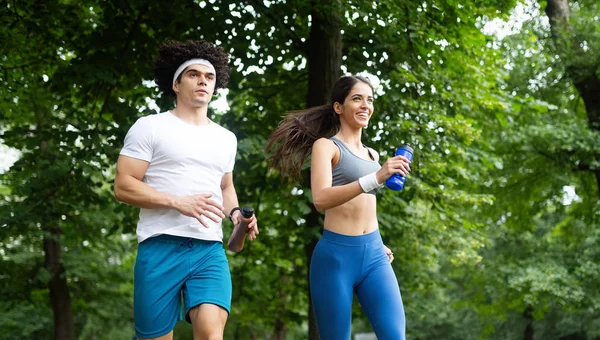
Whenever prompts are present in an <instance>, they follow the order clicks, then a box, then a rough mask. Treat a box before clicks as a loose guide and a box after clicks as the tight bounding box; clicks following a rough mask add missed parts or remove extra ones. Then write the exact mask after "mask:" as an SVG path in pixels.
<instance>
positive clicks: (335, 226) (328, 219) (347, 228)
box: [323, 194, 378, 236]
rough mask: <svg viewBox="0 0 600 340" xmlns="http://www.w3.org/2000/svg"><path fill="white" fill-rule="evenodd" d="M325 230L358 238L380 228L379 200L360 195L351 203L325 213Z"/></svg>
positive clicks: (370, 195)
mask: <svg viewBox="0 0 600 340" xmlns="http://www.w3.org/2000/svg"><path fill="white" fill-rule="evenodd" d="M323 224H324V228H325V229H327V230H329V231H333V232H334V233H338V234H343V235H349V236H358V235H363V234H368V233H370V232H372V231H375V230H376V229H377V228H378V222H377V198H376V197H375V195H372V194H360V195H358V196H356V197H355V198H353V199H351V200H350V201H348V202H346V203H344V204H342V205H339V206H337V207H335V208H331V209H328V210H327V211H325V221H324V223H323Z"/></svg>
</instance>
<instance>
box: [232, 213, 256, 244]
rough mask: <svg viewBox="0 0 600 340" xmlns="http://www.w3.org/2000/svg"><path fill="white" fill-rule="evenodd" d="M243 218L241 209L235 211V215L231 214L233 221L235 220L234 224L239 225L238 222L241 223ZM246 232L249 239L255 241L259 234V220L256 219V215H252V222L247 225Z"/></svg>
mask: <svg viewBox="0 0 600 340" xmlns="http://www.w3.org/2000/svg"><path fill="white" fill-rule="evenodd" d="M241 220H242V213H241V212H240V211H239V210H238V211H236V212H234V213H233V215H232V216H231V221H232V222H233V225H234V226H236V225H238V223H240V222H241ZM244 232H245V233H246V234H248V239H249V240H250V241H254V240H255V239H256V237H257V236H258V234H259V232H258V221H257V220H256V215H252V217H251V219H250V223H248V226H247V227H246V230H244Z"/></svg>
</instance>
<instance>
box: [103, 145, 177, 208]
mask: <svg viewBox="0 0 600 340" xmlns="http://www.w3.org/2000/svg"><path fill="white" fill-rule="evenodd" d="M149 165H150V163H148V162H146V161H143V160H141V159H137V158H133V157H128V156H123V155H121V156H119V159H118V160H117V175H116V177H115V187H114V193H115V198H116V199H117V200H119V201H121V202H123V203H127V204H131V205H133V206H136V207H139V208H145V209H168V208H174V207H175V197H174V196H173V195H170V194H168V193H163V192H158V191H156V190H154V189H153V188H152V187H150V186H149V185H148V184H146V183H144V182H142V178H144V175H145V174H146V170H148V166H149Z"/></svg>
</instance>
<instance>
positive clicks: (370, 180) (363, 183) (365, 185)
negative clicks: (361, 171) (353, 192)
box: [358, 172, 381, 192]
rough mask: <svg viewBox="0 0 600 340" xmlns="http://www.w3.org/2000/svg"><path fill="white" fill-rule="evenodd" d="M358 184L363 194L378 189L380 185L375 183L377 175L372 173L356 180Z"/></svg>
mask: <svg viewBox="0 0 600 340" xmlns="http://www.w3.org/2000/svg"><path fill="white" fill-rule="evenodd" d="M358 184H360V187H361V188H362V189H363V191H364V192H369V191H372V190H375V189H377V188H379V186H380V185H381V184H379V183H377V173H376V172H372V173H370V174H368V175H364V176H362V177H361V178H359V179H358Z"/></svg>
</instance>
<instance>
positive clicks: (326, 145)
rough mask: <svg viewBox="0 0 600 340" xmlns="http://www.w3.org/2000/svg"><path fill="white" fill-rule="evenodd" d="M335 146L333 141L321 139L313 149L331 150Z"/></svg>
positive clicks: (315, 143)
mask: <svg viewBox="0 0 600 340" xmlns="http://www.w3.org/2000/svg"><path fill="white" fill-rule="evenodd" d="M334 146H335V144H334V143H333V141H332V140H331V139H329V138H325V137H321V138H319V139H317V140H316V141H315V142H314V144H313V149H314V148H331V147H334Z"/></svg>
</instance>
